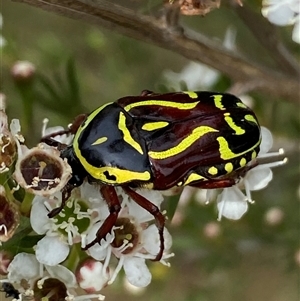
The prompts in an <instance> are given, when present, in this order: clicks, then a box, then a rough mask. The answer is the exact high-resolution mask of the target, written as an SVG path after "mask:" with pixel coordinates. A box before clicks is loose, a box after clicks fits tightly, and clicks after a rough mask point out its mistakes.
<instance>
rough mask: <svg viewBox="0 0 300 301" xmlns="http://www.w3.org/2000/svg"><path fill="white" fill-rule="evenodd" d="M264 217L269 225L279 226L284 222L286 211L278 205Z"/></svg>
mask: <svg viewBox="0 0 300 301" xmlns="http://www.w3.org/2000/svg"><path fill="white" fill-rule="evenodd" d="M264 219H265V222H266V223H267V224H268V225H269V226H277V225H279V224H281V223H282V221H283V219H284V212H283V211H282V209H280V208H278V207H273V208H270V209H269V210H268V211H267V212H266V214H265V216H264Z"/></svg>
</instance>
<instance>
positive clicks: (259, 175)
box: [245, 165, 273, 190]
mask: <svg viewBox="0 0 300 301" xmlns="http://www.w3.org/2000/svg"><path fill="white" fill-rule="evenodd" d="M272 179H273V172H272V170H271V168H269V167H264V166H263V165H259V166H256V167H255V168H253V169H252V170H250V171H248V173H247V175H246V177H245V181H247V183H248V185H249V189H250V190H260V189H263V188H265V187H266V186H267V185H268V184H269V182H270V181H272Z"/></svg>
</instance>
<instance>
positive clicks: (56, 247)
mask: <svg viewBox="0 0 300 301" xmlns="http://www.w3.org/2000/svg"><path fill="white" fill-rule="evenodd" d="M69 251H70V247H69V245H68V244H67V243H65V242H63V241H62V240H60V239H59V237H58V236H56V237H55V236H53V237H52V236H51V237H50V236H45V237H44V238H42V239H41V240H40V241H39V242H38V243H37V246H36V250H35V254H36V258H37V260H38V261H39V262H40V263H43V264H45V265H50V266H54V265H57V264H59V263H60V262H62V261H64V260H65V259H66V258H67V256H68V254H69Z"/></svg>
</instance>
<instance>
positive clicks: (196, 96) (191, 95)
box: [183, 91, 198, 98]
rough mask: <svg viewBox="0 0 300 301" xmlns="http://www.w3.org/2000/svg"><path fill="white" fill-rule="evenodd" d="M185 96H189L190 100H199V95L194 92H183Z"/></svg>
mask: <svg viewBox="0 0 300 301" xmlns="http://www.w3.org/2000/svg"><path fill="white" fill-rule="evenodd" d="M183 93H184V94H187V95H188V96H189V97H190V98H198V95H197V93H196V92H193V91H183Z"/></svg>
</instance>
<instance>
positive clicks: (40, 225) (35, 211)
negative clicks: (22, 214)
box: [30, 196, 51, 234]
mask: <svg viewBox="0 0 300 301" xmlns="http://www.w3.org/2000/svg"><path fill="white" fill-rule="evenodd" d="M43 200H44V198H43V197H40V196H36V197H35V198H34V200H33V205H32V208H31V212H30V224H31V227H32V229H33V230H34V231H35V232H36V233H37V234H45V233H46V232H47V230H48V229H49V228H50V223H51V220H50V219H49V218H48V213H49V212H48V210H47V209H46V207H45V206H44V204H43Z"/></svg>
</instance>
